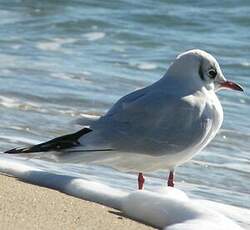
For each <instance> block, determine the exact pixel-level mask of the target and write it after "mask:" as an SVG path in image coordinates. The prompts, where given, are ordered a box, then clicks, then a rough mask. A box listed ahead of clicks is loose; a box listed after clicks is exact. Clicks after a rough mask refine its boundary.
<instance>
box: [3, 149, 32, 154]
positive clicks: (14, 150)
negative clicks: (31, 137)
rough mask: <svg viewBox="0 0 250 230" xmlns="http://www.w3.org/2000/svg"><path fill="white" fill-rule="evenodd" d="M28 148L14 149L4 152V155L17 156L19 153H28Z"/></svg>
mask: <svg viewBox="0 0 250 230" xmlns="http://www.w3.org/2000/svg"><path fill="white" fill-rule="evenodd" d="M29 150H30V148H14V149H10V150H7V151H5V152H4V153H6V154H19V153H29V152H30V151H29Z"/></svg>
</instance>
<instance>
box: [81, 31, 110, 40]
mask: <svg viewBox="0 0 250 230" xmlns="http://www.w3.org/2000/svg"><path fill="white" fill-rule="evenodd" d="M105 36H106V34H105V33H103V32H91V33H86V34H83V37H84V38H86V39H87V40H88V41H96V40H99V39H102V38H104V37H105Z"/></svg>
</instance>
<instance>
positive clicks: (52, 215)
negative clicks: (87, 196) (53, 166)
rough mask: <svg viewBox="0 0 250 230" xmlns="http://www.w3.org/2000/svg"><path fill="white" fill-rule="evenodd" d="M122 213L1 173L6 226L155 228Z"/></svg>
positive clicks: (1, 215) (5, 229) (1, 214)
mask: <svg viewBox="0 0 250 230" xmlns="http://www.w3.org/2000/svg"><path fill="white" fill-rule="evenodd" d="M120 214H121V213H120V212H119V211H117V210H114V209H112V208H108V207H105V206H103V205H99V204H96V203H92V202H88V201H85V200H82V199H78V198H75V197H71V196H68V195H66V194H64V193H61V192H58V191H55V190H52V189H48V188H44V187H40V186H36V185H32V184H27V183H24V182H22V181H20V180H18V179H16V178H13V177H9V176H7V175H0V223H1V229H2V230H17V229H18V230H19V229H26V230H29V229H32V230H33V229H39V230H40V229H55V230H57V229H60V230H61V229H88V230H89V229H120V230H122V229H138V230H143V229H145V230H149V229H154V228H152V227H149V226H146V225H144V224H140V223H138V222H135V221H133V220H130V219H128V218H126V217H123V216H121V215H120Z"/></svg>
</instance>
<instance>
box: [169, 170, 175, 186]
mask: <svg viewBox="0 0 250 230" xmlns="http://www.w3.org/2000/svg"><path fill="white" fill-rule="evenodd" d="M168 186H170V187H174V171H170V172H169V176H168Z"/></svg>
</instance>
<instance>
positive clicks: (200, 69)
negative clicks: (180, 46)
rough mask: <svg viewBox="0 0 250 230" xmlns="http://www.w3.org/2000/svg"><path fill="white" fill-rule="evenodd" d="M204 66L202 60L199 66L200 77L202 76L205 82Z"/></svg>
mask: <svg viewBox="0 0 250 230" xmlns="http://www.w3.org/2000/svg"><path fill="white" fill-rule="evenodd" d="M202 65H203V62H202V59H201V61H200V66H199V76H200V78H201V80H202V81H204V80H205V77H204V73H203V71H202Z"/></svg>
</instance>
